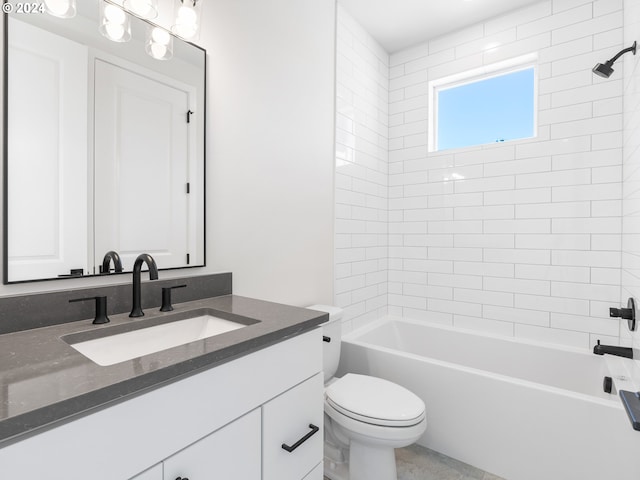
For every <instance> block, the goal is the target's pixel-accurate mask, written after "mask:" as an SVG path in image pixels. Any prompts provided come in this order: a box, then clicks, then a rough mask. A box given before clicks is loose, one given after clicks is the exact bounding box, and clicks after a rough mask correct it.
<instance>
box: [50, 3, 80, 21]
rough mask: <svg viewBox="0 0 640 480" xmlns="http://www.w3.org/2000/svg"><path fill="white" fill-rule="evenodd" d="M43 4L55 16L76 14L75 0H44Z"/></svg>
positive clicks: (64, 16)
mask: <svg viewBox="0 0 640 480" xmlns="http://www.w3.org/2000/svg"><path fill="white" fill-rule="evenodd" d="M44 4H45V6H46V7H47V12H49V14H51V15H53V16H55V17H62V18H70V17H73V16H74V15H75V14H76V4H75V0H45V2H44Z"/></svg>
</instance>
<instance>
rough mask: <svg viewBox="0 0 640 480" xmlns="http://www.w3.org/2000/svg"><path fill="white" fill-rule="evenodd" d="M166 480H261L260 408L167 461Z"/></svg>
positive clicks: (165, 464)
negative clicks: (178, 479)
mask: <svg viewBox="0 0 640 480" xmlns="http://www.w3.org/2000/svg"><path fill="white" fill-rule="evenodd" d="M163 463H164V477H163V478H164V480H174V479H177V478H185V479H186V478H190V479H191V480H200V479H202V480H208V479H214V478H220V479H223V478H224V479H226V480H254V479H259V478H260V409H259V408H257V409H255V410H254V411H252V412H250V413H248V414H246V415H245V416H244V417H241V418H239V419H237V420H234V421H233V422H231V423H230V424H229V425H227V426H225V427H223V428H221V429H220V430H217V431H215V432H213V433H212V434H210V435H209V436H207V437H205V438H203V439H202V440H199V441H197V442H196V443H194V444H193V445H190V446H189V447H187V448H185V449H184V450H182V451H180V452H178V453H176V454H175V455H173V456H171V457H169V458H168V459H166V460H165V461H164V462H163Z"/></svg>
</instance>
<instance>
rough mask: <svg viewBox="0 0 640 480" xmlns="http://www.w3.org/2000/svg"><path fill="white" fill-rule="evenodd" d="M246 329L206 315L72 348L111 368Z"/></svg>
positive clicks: (76, 344)
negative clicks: (145, 356) (152, 354)
mask: <svg viewBox="0 0 640 480" xmlns="http://www.w3.org/2000/svg"><path fill="white" fill-rule="evenodd" d="M246 326H247V325H245V324H242V323H237V322H232V321H230V320H225V319H223V318H218V317H214V316H213V315H208V314H205V315H200V316H197V317H192V318H187V319H185V320H177V321H174V322H170V323H163V324H161V325H155V326H152V327H146V328H141V329H138V330H133V331H130V332H125V333H118V334H115V335H109V336H105V337H101V338H96V339H93V340H86V341H81V342H77V343H69V345H71V346H72V347H73V348H75V349H76V350H77V351H78V352H80V353H81V354H83V355H84V356H85V357H87V358H89V359H90V360H92V361H94V362H95V363H97V364H98V365H101V366H108V365H113V364H115V363H119V362H124V361H125V360H131V359H133V358H137V357H142V356H143V355H149V354H150V353H155V352H160V351H162V350H166V349H168V348H172V347H177V346H179V345H184V344H186V343H190V342H195V341H196V340H202V339H205V338H209V337H213V336H214V335H220V334H221V333H225V332H230V331H231V330H237V329H239V328H242V327H246Z"/></svg>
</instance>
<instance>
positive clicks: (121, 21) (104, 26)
mask: <svg viewBox="0 0 640 480" xmlns="http://www.w3.org/2000/svg"><path fill="white" fill-rule="evenodd" d="M99 29H100V33H102V35H104V36H105V37H107V38H108V39H109V40H112V41H114V42H127V41H129V40H130V39H131V19H130V18H129V16H128V15H127V14H126V13H125V11H124V10H123V9H122V8H120V7H118V6H117V5H114V4H112V3H108V2H105V1H104V0H102V1H101V2H100V28H99Z"/></svg>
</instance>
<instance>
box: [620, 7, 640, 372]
mask: <svg viewBox="0 0 640 480" xmlns="http://www.w3.org/2000/svg"><path fill="white" fill-rule="evenodd" d="M634 41H637V42H640V2H638V1H636V0H624V46H625V47H629V46H631V45H632V44H633V42H634ZM623 58H624V60H623V62H622V63H621V67H622V66H623V67H624V70H622V68H621V72H622V71H624V80H623V83H624V145H623V154H624V166H623V173H624V184H623V186H624V189H623V191H624V196H623V204H622V211H623V217H622V292H621V297H620V303H621V304H622V305H624V306H626V303H627V298H628V297H634V298H635V300H636V302H637V301H638V300H640V271H639V267H640V235H639V234H640V148H638V147H639V146H640V62H639V61H640V55H638V54H636V55H635V56H633V55H631V54H630V53H627V54H625V56H624V57H623ZM616 73H618V72H616ZM621 78H622V77H621ZM620 336H621V341H622V344H624V345H627V346H633V347H634V348H635V349H640V329H639V328H636V331H635V332H633V333H631V332H630V331H629V330H628V329H627V326H626V322H624V323H623V326H622V327H621V335H620ZM637 356H638V355H637V352H636V357H637ZM636 364H637V365H638V366H639V367H640V360H637V361H636Z"/></svg>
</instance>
